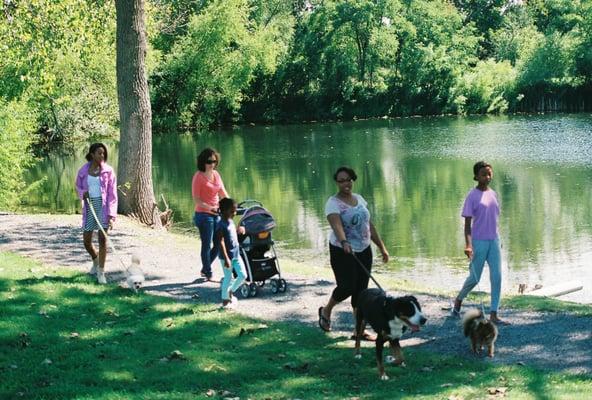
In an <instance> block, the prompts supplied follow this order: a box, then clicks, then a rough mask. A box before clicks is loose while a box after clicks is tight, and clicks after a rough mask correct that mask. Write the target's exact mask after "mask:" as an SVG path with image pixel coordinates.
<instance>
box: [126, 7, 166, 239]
mask: <svg viewBox="0 0 592 400" xmlns="http://www.w3.org/2000/svg"><path fill="white" fill-rule="evenodd" d="M115 7H116V11H117V98H118V100H119V118H120V144H119V166H118V186H119V212H120V213H121V214H125V215H131V216H133V217H135V218H137V219H139V220H140V221H141V222H143V223H145V224H148V225H153V226H155V227H161V226H162V223H161V220H160V212H159V210H158V207H157V205H156V202H155V199H154V191H153V188H152V110H151V108H150V96H149V94H148V79H147V77H146V70H145V58H146V30H145V23H144V20H145V19H144V0H116V1H115Z"/></svg>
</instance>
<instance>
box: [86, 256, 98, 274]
mask: <svg viewBox="0 0 592 400" xmlns="http://www.w3.org/2000/svg"><path fill="white" fill-rule="evenodd" d="M92 263H93V265H92V268H91V269H90V271H88V274H89V275H96V274H97V269H98V268H99V257H96V258H95V259H93V260H92Z"/></svg>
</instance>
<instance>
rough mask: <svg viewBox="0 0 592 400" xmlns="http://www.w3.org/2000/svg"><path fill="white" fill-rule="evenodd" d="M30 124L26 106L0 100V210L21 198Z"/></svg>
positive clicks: (28, 163)
mask: <svg viewBox="0 0 592 400" xmlns="http://www.w3.org/2000/svg"><path fill="white" fill-rule="evenodd" d="M34 121H35V118H34V114H33V113H32V112H30V111H29V110H28V107H27V105H26V104H24V103H22V102H20V103H19V102H17V101H10V102H7V101H5V100H2V99H0V210H6V209H13V208H15V207H16V206H17V205H18V204H19V201H20V196H21V195H22V194H23V192H22V191H23V189H24V187H25V183H24V179H23V173H24V172H25V169H26V168H27V167H28V166H29V165H30V163H31V161H32V157H31V155H30V153H29V151H28V150H29V148H28V147H29V145H30V143H31V139H32V137H31V132H32V130H33V127H34V126H35V125H34Z"/></svg>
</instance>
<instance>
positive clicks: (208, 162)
mask: <svg viewBox="0 0 592 400" xmlns="http://www.w3.org/2000/svg"><path fill="white" fill-rule="evenodd" d="M206 164H218V160H211V159H208V160H206Z"/></svg>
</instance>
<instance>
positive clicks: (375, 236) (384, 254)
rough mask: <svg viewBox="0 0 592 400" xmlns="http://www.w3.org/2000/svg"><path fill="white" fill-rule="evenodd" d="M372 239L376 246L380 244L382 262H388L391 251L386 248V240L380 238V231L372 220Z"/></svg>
mask: <svg viewBox="0 0 592 400" xmlns="http://www.w3.org/2000/svg"><path fill="white" fill-rule="evenodd" d="M370 239H371V240H372V241H373V242H374V244H375V245H376V246H378V250H380V254H382V262H384V263H387V262H388V260H389V253H388V251H387V250H386V247H385V246H384V242H383V241H382V239H381V238H380V235H379V234H378V231H377V230H376V227H375V226H374V224H373V223H372V221H370Z"/></svg>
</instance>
